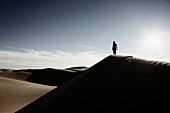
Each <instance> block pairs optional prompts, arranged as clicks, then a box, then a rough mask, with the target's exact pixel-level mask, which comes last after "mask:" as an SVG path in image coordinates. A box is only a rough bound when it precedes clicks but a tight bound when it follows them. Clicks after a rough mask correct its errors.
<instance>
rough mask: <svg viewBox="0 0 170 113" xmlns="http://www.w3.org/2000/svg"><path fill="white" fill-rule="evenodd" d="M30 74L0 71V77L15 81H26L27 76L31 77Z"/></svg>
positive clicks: (22, 71) (23, 71)
mask: <svg viewBox="0 0 170 113" xmlns="http://www.w3.org/2000/svg"><path fill="white" fill-rule="evenodd" d="M31 74H32V73H31V72H26V71H25V70H21V71H16V72H15V70H10V69H0V77H6V78H12V79H17V80H24V81H26V80H27V78H28V77H29V76H31Z"/></svg>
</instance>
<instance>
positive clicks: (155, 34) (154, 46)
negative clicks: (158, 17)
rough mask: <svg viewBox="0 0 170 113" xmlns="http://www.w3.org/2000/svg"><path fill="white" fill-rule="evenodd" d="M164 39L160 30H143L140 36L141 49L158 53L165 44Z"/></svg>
mask: <svg viewBox="0 0 170 113" xmlns="http://www.w3.org/2000/svg"><path fill="white" fill-rule="evenodd" d="M165 37H166V36H165V33H164V32H163V31H162V30H160V29H154V28H153V29H144V30H143V31H142V34H141V43H142V48H143V49H145V50H146V51H148V52H157V51H160V50H161V49H162V48H163V47H164V44H165V43H166V42H165V41H166V40H165Z"/></svg>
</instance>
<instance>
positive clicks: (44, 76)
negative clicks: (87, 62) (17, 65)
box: [0, 67, 87, 86]
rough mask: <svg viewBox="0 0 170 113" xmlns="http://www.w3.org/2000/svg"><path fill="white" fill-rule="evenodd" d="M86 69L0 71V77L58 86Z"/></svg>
mask: <svg viewBox="0 0 170 113" xmlns="http://www.w3.org/2000/svg"><path fill="white" fill-rule="evenodd" d="M86 69H87V67H71V68H66V69H52V68H47V69H25V70H10V69H0V77H6V78H12V79H17V80H24V81H28V82H33V83H38V84H44V85H51V86H60V85H62V84H64V83H65V82H66V81H68V80H69V79H71V78H73V77H74V76H76V75H77V74H79V73H81V72H83V71H84V70H86Z"/></svg>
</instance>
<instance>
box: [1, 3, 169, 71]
mask: <svg viewBox="0 0 170 113" xmlns="http://www.w3.org/2000/svg"><path fill="white" fill-rule="evenodd" d="M169 18H170V1H169V0H2V1H0V68H44V67H54V68H64V67H69V66H78V65H85V66H91V65H93V64H95V63H96V62H98V61H100V60H101V59H102V58H105V57H106V56H108V55H110V54H112V51H111V46H112V42H113V40H115V41H116V42H117V43H118V46H119V47H118V48H119V50H118V54H120V55H132V56H135V57H140V58H146V59H156V60H162V61H168V62H170V53H169V48H170V46H169V45H170V44H169V42H170V27H169V26H170V20H169ZM43 53H45V54H43ZM65 55H66V56H65ZM67 55H68V56H69V55H70V57H67ZM54 56H55V57H54ZM30 57H31V58H30ZM44 58H45V59H44ZM63 58H65V59H63ZM49 59H50V60H49ZM35 61H38V62H41V63H40V64H39V63H37V62H35Z"/></svg>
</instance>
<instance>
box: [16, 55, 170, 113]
mask: <svg viewBox="0 0 170 113" xmlns="http://www.w3.org/2000/svg"><path fill="white" fill-rule="evenodd" d="M169 94H170V64H169V63H166V62H158V61H149V60H144V59H139V58H133V57H132V56H117V55H116V56H113V55H111V56H108V57H107V58H105V59H103V60H102V61H100V62H99V63H97V64H95V65H94V66H92V67H90V68H88V69H87V70H85V71H84V72H82V73H80V74H78V75H77V76H76V77H74V78H72V79H70V80H69V81H67V82H66V83H64V84H63V85H61V86H60V87H59V88H58V89H54V90H53V91H51V92H50V93H48V94H46V95H44V96H42V97H41V98H39V99H37V100H36V101H34V102H33V103H31V104H29V105H27V106H26V107H24V108H22V109H20V110H19V111H17V113H29V112H31V113H68V112H73V113H143V112H145V113H151V112H159V113H163V112H170V109H169V106H170V104H169V101H170V95H169Z"/></svg>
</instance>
